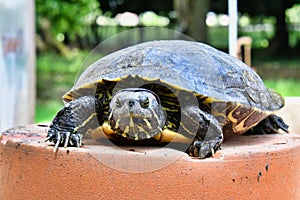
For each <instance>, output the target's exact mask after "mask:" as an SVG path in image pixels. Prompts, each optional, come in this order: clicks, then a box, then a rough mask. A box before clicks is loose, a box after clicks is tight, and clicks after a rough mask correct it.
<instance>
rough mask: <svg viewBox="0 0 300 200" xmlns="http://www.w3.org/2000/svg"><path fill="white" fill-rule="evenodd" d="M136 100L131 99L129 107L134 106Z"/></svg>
mask: <svg viewBox="0 0 300 200" xmlns="http://www.w3.org/2000/svg"><path fill="white" fill-rule="evenodd" d="M134 104H135V102H134V101H133V100H129V103H128V105H129V108H132V107H133V106H134Z"/></svg>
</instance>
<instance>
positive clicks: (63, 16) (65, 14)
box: [36, 0, 101, 53]
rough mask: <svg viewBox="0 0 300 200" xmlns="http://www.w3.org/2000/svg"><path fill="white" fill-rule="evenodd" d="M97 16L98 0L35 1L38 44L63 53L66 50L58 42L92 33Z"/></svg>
mask: <svg viewBox="0 0 300 200" xmlns="http://www.w3.org/2000/svg"><path fill="white" fill-rule="evenodd" d="M99 14H101V10H100V5H99V2H98V0H81V1H77V0H65V1H60V0H51V1H44V0H36V29H37V33H38V34H39V35H38V36H39V37H38V38H40V40H39V41H38V42H40V43H38V44H40V46H41V47H44V48H47V45H50V46H52V47H55V48H57V49H58V50H59V51H60V52H62V53H65V52H64V51H66V50H67V48H66V46H64V43H62V42H60V41H62V40H66V41H65V43H66V42H67V41H75V40H76V38H77V37H79V36H84V35H86V34H89V33H90V32H92V30H91V29H92V27H93V26H92V25H93V24H94V23H95V18H96V17H97V16H98V15H99ZM43 41H45V42H44V43H43Z"/></svg>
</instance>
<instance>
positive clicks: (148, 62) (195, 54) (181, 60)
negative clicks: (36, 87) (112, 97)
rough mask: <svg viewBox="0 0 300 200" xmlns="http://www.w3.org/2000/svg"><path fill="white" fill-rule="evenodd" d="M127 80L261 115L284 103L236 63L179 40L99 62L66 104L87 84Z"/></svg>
mask: <svg viewBox="0 0 300 200" xmlns="http://www.w3.org/2000/svg"><path fill="white" fill-rule="evenodd" d="M128 76H133V77H140V78H141V79H144V80H160V81H161V82H163V83H166V84H167V85H169V86H170V87H173V88H177V89H180V90H186V91H193V92H196V93H197V94H200V95H202V96H206V97H210V98H213V99H218V100H221V101H223V102H236V103H241V104H242V105H245V106H247V107H248V106H250V107H255V108H258V109H259V110H262V111H275V110H278V109H280V108H281V107H282V106H283V105H284V101H283V98H282V97H281V96H280V95H278V94H277V93H275V92H273V91H272V90H269V89H267V88H266V87H265V85H264V83H263V81H262V80H261V78H260V77H259V76H258V75H257V74H256V73H255V72H254V71H253V70H252V69H251V68H250V67H248V66H247V65H245V64H244V63H243V62H241V61H240V60H238V59H236V58H233V57H231V56H229V55H228V54H225V53H223V52H221V51H219V50H217V49H214V48H212V47H210V46H208V45H205V44H202V43H198V42H191V41H181V40H165V41H164V40H162V41H151V42H145V43H141V44H138V45H134V46H131V47H128V48H125V49H122V50H119V51H116V52H114V53H112V54H109V55H107V56H105V57H103V58H102V59H100V60H98V61H96V62H95V63H93V64H92V65H91V66H89V67H88V68H87V69H86V70H85V71H84V72H83V73H82V74H81V76H80V77H79V79H78V81H77V82H76V83H75V85H74V87H73V88H72V89H71V90H70V91H69V92H68V93H66V94H65V96H64V99H65V100H66V101H69V100H71V99H72V96H73V93H74V92H76V91H78V90H79V89H82V88H85V87H88V86H89V85H91V84H95V83H99V82H102V81H103V80H104V81H105V80H108V81H120V80H122V79H124V78H125V77H128Z"/></svg>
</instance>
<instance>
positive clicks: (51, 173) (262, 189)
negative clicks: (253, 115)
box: [0, 125, 300, 200]
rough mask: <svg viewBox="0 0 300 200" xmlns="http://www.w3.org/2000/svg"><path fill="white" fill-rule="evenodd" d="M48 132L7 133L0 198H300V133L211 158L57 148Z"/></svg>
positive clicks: (242, 140)
mask: <svg viewBox="0 0 300 200" xmlns="http://www.w3.org/2000/svg"><path fill="white" fill-rule="evenodd" d="M45 135H46V127H40V126H37V125H30V126H26V127H18V128H15V129H11V130H8V131H6V132H4V133H3V134H2V140H1V143H0V155H1V163H0V172H1V176H0V181H1V182H0V184H1V185H0V199H281V200H282V199H300V136H299V135H294V134H277V135H266V136H240V137H234V138H232V139H231V140H229V141H227V142H225V143H224V144H223V146H222V150H220V151H218V153H217V154H216V155H215V156H214V157H213V158H207V159H203V160H200V159H195V158H191V157H189V156H188V155H186V154H184V153H182V152H180V151H177V150H173V149H170V148H157V147H156V148H154V147H152V148H150V147H148V148H146V147H145V148H143V147H138V148H137V147H122V148H120V147H116V146H112V145H99V144H92V143H89V142H87V141H86V145H85V146H84V147H83V148H67V149H64V148H60V149H59V151H58V152H57V153H53V151H52V150H53V145H49V144H46V143H45V142H44V139H45Z"/></svg>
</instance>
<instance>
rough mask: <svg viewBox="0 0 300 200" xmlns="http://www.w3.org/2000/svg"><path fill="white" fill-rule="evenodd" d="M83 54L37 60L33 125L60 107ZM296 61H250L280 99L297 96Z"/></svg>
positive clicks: (47, 119)
mask: <svg viewBox="0 0 300 200" xmlns="http://www.w3.org/2000/svg"><path fill="white" fill-rule="evenodd" d="M86 56H87V53H85V52H80V53H75V54H74V55H72V56H71V57H70V58H63V57H61V56H58V55H56V54H42V55H39V56H38V59H37V83H38V84H37V105H36V117H35V122H36V123H39V122H50V121H51V120H52V118H53V117H54V116H55V114H56V112H57V111H58V110H59V109H60V108H61V107H62V106H63V103H62V100H61V96H62V95H63V94H64V93H65V92H67V91H68V90H69V89H71V87H72V85H73V84H74V81H75V80H76V77H77V76H78V71H79V70H81V63H82V62H83V60H84V58H85V57H86ZM299 63H300V59H298V60H289V59H270V60H268V58H264V59H258V60H254V61H253V65H254V67H255V68H256V70H257V72H258V73H259V74H260V76H261V77H262V78H263V80H264V82H265V84H266V86H267V87H269V88H273V89H274V90H276V91H277V92H279V93H280V94H282V95H283V96H300V89H299V88H300V77H299V76H300V67H299Z"/></svg>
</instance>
